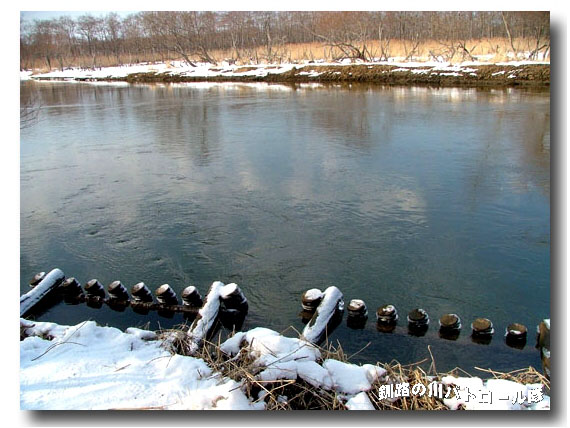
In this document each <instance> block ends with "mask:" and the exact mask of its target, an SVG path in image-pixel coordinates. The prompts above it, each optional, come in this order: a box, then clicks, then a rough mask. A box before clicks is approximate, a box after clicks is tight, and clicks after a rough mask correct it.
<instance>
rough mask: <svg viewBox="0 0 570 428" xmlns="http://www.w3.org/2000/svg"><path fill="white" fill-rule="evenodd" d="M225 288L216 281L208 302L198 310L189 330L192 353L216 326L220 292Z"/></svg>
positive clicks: (207, 297)
mask: <svg viewBox="0 0 570 428" xmlns="http://www.w3.org/2000/svg"><path fill="white" fill-rule="evenodd" d="M223 288H224V284H223V283H222V282H220V281H215V282H214V283H213V284H212V285H211V286H210V290H209V291H208V295H207V296H206V302H205V303H204V306H202V308H201V309H200V310H199V311H198V315H197V316H196V319H195V320H194V322H193V323H192V325H191V326H190V329H189V330H188V333H187V334H188V337H189V338H190V346H189V351H190V354H191V355H192V354H195V353H196V352H197V351H198V349H199V348H200V345H201V344H202V342H203V341H204V339H205V338H206V336H207V335H208V333H209V332H210V330H211V329H212V327H213V326H214V323H215V321H216V319H217V318H218V313H219V311H220V294H221V293H222V290H223Z"/></svg>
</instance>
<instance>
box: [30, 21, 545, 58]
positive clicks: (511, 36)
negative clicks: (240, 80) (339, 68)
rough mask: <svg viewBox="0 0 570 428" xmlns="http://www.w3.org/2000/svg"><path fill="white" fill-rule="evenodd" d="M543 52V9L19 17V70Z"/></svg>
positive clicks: (534, 55) (528, 55) (535, 54)
mask: <svg viewBox="0 0 570 428" xmlns="http://www.w3.org/2000/svg"><path fill="white" fill-rule="evenodd" d="M485 52H486V53H492V54H503V55H505V54H507V53H508V52H510V53H511V54H513V55H514V56H515V57H516V56H518V57H520V56H521V54H523V53H524V56H525V57H526V58H528V59H536V58H538V57H539V56H540V57H542V58H548V57H549V54H550V14H549V12H536V11H533V12H499V11H493V12H411V11H406V12H191V11H173V12H150V11H145V12H138V13H134V14H131V15H129V16H127V17H124V18H121V17H120V16H119V15H117V14H116V13H113V12H110V13H108V14H107V15H105V16H104V17H96V16H92V15H88V14H86V15H83V16H80V17H79V18H77V19H73V18H71V17H69V16H64V17H61V18H58V19H50V20H36V21H34V22H31V23H28V22H21V31H20V68H21V69H32V68H35V69H54V68H59V69H64V68H67V67H92V68H95V67H102V66H110V65H121V64H133V63H138V62H145V61H169V60H183V61H185V62H187V63H188V64H190V65H194V64H195V63H196V62H209V63H212V64H216V63H218V62H220V61H222V60H224V61H229V62H238V63H261V62H270V63H271V62H284V61H293V62H294V61H298V60H302V59H309V60H311V59H327V60H340V59H345V58H350V59H354V60H356V59H360V60H365V61H369V60H386V59H388V58H390V57H394V56H398V57H403V58H405V59H413V58H414V57H418V56H423V57H428V58H430V57H433V58H436V57H437V58H442V59H444V60H457V59H460V60H469V59H473V56H474V55H475V53H479V54H480V53H485Z"/></svg>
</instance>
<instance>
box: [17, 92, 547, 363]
mask: <svg viewBox="0 0 570 428" xmlns="http://www.w3.org/2000/svg"><path fill="white" fill-rule="evenodd" d="M21 89H22V91H32V90H33V91H38V92H39V97H40V99H41V105H42V110H41V114H40V118H39V122H38V123H37V124H36V125H35V126H33V127H30V128H28V129H24V130H23V131H22V134H21V268H20V272H21V292H22V293H23V292H25V291H27V290H28V288H27V281H28V279H29V278H31V276H33V274H35V273H36V272H37V271H39V270H48V269H50V268H52V267H60V268H61V269H62V270H63V271H64V272H65V273H66V274H67V275H69V276H75V277H77V278H78V279H79V280H80V281H82V282H83V283H84V282H86V281H87V280H88V279H91V278H95V277H96V278H98V279H99V280H100V281H101V282H102V283H103V284H105V285H106V284H109V283H110V282H111V281H113V280H116V279H120V280H121V281H123V282H124V283H125V284H127V285H129V286H130V285H132V284H134V283H136V282H138V281H141V280H142V281H145V282H146V283H147V284H149V285H150V286H151V288H153V289H154V288H156V287H157V286H158V285H160V284H163V283H165V282H167V283H169V284H170V285H171V286H172V287H173V288H174V289H175V290H176V291H178V292H180V291H181V290H182V289H183V288H184V287H185V286H187V285H190V284H193V285H196V286H197V287H198V288H199V289H200V290H201V292H202V293H204V292H205V291H206V290H207V288H208V286H209V284H211V282H212V281H214V280H221V281H223V282H237V283H238V284H239V285H240V286H241V287H242V288H243V290H244V291H245V293H246V295H247V297H248V299H249V302H250V311H249V315H248V317H247V319H246V324H245V326H244V327H245V328H251V327H253V326H260V325H262V326H267V327H270V328H274V329H277V330H283V329H285V328H287V327H288V326H290V325H292V326H294V327H295V328H297V329H299V330H300V329H301V328H302V326H303V324H302V322H301V320H300V318H298V316H297V315H298V312H299V310H300V295H301V293H302V292H303V291H304V290H306V289H308V288H312V287H318V288H321V289H324V288H326V287H327V286H329V285H336V286H338V287H339V288H340V289H341V290H342V291H343V293H344V294H345V298H346V299H347V300H350V299H352V298H362V299H364V300H365V301H366V302H367V304H368V306H369V309H370V312H371V314H373V313H374V311H375V309H376V308H377V307H378V306H381V305H383V304H386V303H392V304H394V305H396V306H397V307H398V308H399V310H400V313H401V314H405V313H407V312H408V311H409V310H411V309H413V308H414V307H418V306H421V307H423V308H424V309H426V310H427V311H428V313H430V316H431V318H432V320H433V321H432V325H431V326H430V329H429V330H428V333H427V334H426V335H425V336H423V337H411V336H409V335H408V334H407V332H406V328H405V325H404V324H403V323H402V322H401V323H400V326H399V327H398V328H397V329H396V330H395V331H394V332H393V333H392V334H386V333H380V332H378V331H377V330H376V327H375V325H374V322H373V317H371V320H369V322H368V323H367V325H366V328H364V329H363V330H351V329H348V328H347V327H346V324H345V323H343V324H342V325H341V326H340V327H339V328H338V329H337V330H336V331H335V332H334V334H333V335H332V337H331V339H333V340H336V339H338V340H340V341H341V343H342V344H343V346H344V348H345V350H346V351H347V353H349V354H350V353H354V352H356V351H358V350H359V349H360V348H361V347H363V346H365V345H366V344H367V343H368V342H371V344H370V345H369V346H368V347H367V348H366V350H364V351H363V352H361V353H360V354H359V355H358V357H357V358H356V360H357V361H359V359H360V361H371V360H376V359H378V360H380V361H389V360H391V359H392V358H397V359H399V360H400V361H401V362H403V363H410V362H414V361H417V360H419V359H423V358H425V357H426V356H428V355H429V354H428V353H427V345H431V349H432V352H433V353H434V356H435V357H436V360H437V362H438V369H440V370H445V369H451V368H453V367H455V366H457V365H461V366H462V367H465V368H470V367H473V366H476V365H479V366H484V367H493V368H495V369H498V370H501V369H503V370H508V369H512V368H519V367H524V366H528V365H535V366H539V365H540V360H539V359H538V353H537V351H536V350H535V349H534V348H533V343H531V342H533V337H532V335H530V338H529V344H527V346H526V347H525V348H524V349H523V350H522V351H521V350H515V349H512V348H508V347H507V346H506V345H505V344H504V343H503V337H502V333H503V331H504V328H505V326H506V325H507V324H509V323H511V322H514V321H516V322H521V323H523V324H526V325H527V326H528V327H529V330H531V332H532V331H534V328H535V326H536V325H537V324H538V322H539V321H540V320H541V319H542V318H545V317H549V316H550V310H549V307H550V289H549V285H550V249H549V247H550V235H549V233H550V232H549V231H550V223H549V215H550V209H549V204H550V178H549V176H550V168H549V165H550V162H549V158H550V134H549V128H550V115H549V112H550V100H549V94H548V92H544V93H543V92H538V93H533V92H527V91H522V90H513V89H505V90H474V89H429V88H381V87H369V86H362V87H356V86H353V87H351V88H346V87H345V88H342V87H329V88H322V87H313V86H301V87H287V86H282V85H244V84H222V85H219V84H194V85H172V86H159V85H156V86H128V85H125V86H121V85H118V86H109V85H89V84H70V83H41V84H38V83H35V84H34V83H33V82H31V83H26V84H22V87H21ZM446 312H455V313H457V314H459V315H460V316H461V318H462V319H463V320H464V323H463V324H464V327H466V330H465V331H463V332H462V333H461V335H460V337H459V339H458V340H457V341H448V340H444V339H441V338H439V336H438V334H437V328H436V326H437V319H438V318H439V316H440V315H442V314H443V313H446ZM479 316H485V317H488V318H490V319H492V321H493V323H494V324H495V326H497V334H496V337H495V338H494V339H493V341H492V342H491V344H490V345H488V346H485V345H475V344H473V343H472V342H471V340H470V338H469V334H468V331H467V330H468V329H469V324H470V322H471V320H473V319H474V318H476V317H479ZM85 318H92V319H96V320H98V321H99V322H101V323H108V324H110V325H114V326H117V327H120V328H125V327H127V326H129V325H143V324H145V323H146V322H150V327H151V328H156V327H157V326H158V325H160V326H161V327H169V326H171V325H173V324H176V323H178V322H181V321H183V320H181V319H178V318H176V317H174V318H173V319H170V320H169V319H164V318H160V317H158V316H156V315H154V314H151V315H149V316H139V315H137V314H134V313H133V312H132V311H128V310H127V311H126V312H124V313H116V312H113V311H111V310H108V309H107V310H106V309H100V310H94V309H90V308H87V307H85V306H69V305H67V306H66V305H60V306H56V307H54V308H52V309H50V310H49V311H47V312H46V313H45V314H44V315H42V317H41V319H46V320H50V321H57V322H64V323H77V322H79V321H81V320H83V319H85ZM403 318H405V316H404V317H403ZM490 350H492V352H489V351H490Z"/></svg>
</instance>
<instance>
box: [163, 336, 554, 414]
mask: <svg viewBox="0 0 570 428" xmlns="http://www.w3.org/2000/svg"><path fill="white" fill-rule="evenodd" d="M173 332H174V334H172V333H173ZM169 336H170V337H171V338H174V340H171V341H170V344H171V345H172V350H175V351H176V352H178V353H181V354H183V355H185V352H186V351H187V349H188V346H187V343H186V338H185V334H183V333H182V334H181V333H180V331H177V330H170V331H169ZM223 340H224V339H223V338H222V334H221V333H219V334H218V336H217V337H216V338H215V339H214V340H211V341H206V342H205V344H204V346H203V347H202V348H201V350H200V352H199V354H197V355H195V357H198V358H201V359H203V360H204V361H205V362H206V364H208V366H209V367H210V368H212V370H213V371H215V372H219V373H221V374H222V375H223V376H225V377H229V378H231V379H233V380H235V381H237V382H242V384H243V387H242V388H243V390H244V392H245V394H246V395H247V396H248V397H250V398H251V399H252V400H253V401H254V402H259V401H264V402H265V405H266V409H267V410H345V409H346V406H345V405H344V403H343V401H342V400H341V399H340V397H339V396H338V394H337V393H336V392H335V391H330V390H325V389H322V388H315V387H314V386H312V385H310V384H308V383H307V382H305V381H304V380H302V379H300V378H298V379H295V380H276V381H260V380H259V379H257V377H256V376H257V374H258V373H260V372H261V371H262V370H263V369H264V367H259V366H257V365H256V364H255V360H253V359H252V358H251V357H250V355H249V354H250V353H249V349H248V347H247V346H245V347H243V348H242V349H241V350H240V352H239V353H238V354H237V355H235V356H234V357H231V358H230V357H229V356H228V355H226V354H224V353H223V352H222V351H221V349H220V345H221V343H222V342H223ZM363 349H364V348H363ZM319 350H320V352H321V358H322V360H326V359H335V360H338V361H342V362H350V359H351V358H352V357H354V356H355V355H356V354H358V352H357V353H355V354H352V355H347V354H346V353H345V352H344V350H343V348H342V346H341V344H340V343H338V342H337V343H336V344H334V345H333V344H332V343H328V341H327V342H326V344H325V345H323V346H321V347H319ZM359 352H360V351H359ZM428 352H429V353H430V356H431V350H430V348H429V346H428ZM427 363H429V368H428V369H427V370H424V369H423V368H422V365H423V366H425V365H426V364H427ZM378 366H379V367H382V368H384V369H385V370H386V376H387V379H389V382H392V383H394V384H395V383H408V384H409V385H410V387H411V386H412V385H415V384H417V383H421V384H423V385H424V386H425V387H426V390H427V388H428V385H429V384H430V383H431V382H433V381H434V380H438V381H440V380H441V379H442V378H443V377H444V376H446V375H452V376H456V377H459V376H471V375H470V374H468V373H467V372H465V371H463V370H462V369H460V368H456V369H454V370H452V371H450V372H448V373H438V372H437V369H436V364H435V360H434V358H433V356H431V361H430V360H428V359H425V360H422V361H418V362H417V363H413V364H408V365H402V364H400V363H399V362H397V361H391V362H390V363H388V364H380V363H378ZM476 369H477V370H480V371H481V372H484V373H487V374H488V375H490V376H488V377H487V378H489V377H493V378H499V379H508V380H512V381H515V382H519V383H541V384H543V385H545V389H546V390H548V389H549V388H550V382H549V381H548V379H547V378H546V377H545V376H543V375H542V374H541V373H539V372H538V371H536V370H535V369H534V368H533V367H529V368H527V369H520V370H515V371H513V372H510V373H501V372H497V371H492V370H489V369H480V368H476ZM383 382H385V379H383V380H382V381H380V380H379V381H377V382H375V383H374V384H373V385H372V388H371V389H370V390H369V391H368V392H367V395H368V397H369V399H370V401H371V402H372V404H373V406H374V407H375V408H376V409H378V410H447V409H448V408H447V407H446V406H445V405H444V404H443V401H442V400H441V399H439V398H437V397H434V396H431V397H430V396H429V395H428V394H427V393H425V394H423V395H421V396H420V395H417V394H410V397H400V398H398V399H397V400H395V401H393V400H392V401H389V400H386V399H383V400H380V398H379V395H378V388H379V386H380V385H381V384H382V383H383ZM284 397H286V399H285V398H284Z"/></svg>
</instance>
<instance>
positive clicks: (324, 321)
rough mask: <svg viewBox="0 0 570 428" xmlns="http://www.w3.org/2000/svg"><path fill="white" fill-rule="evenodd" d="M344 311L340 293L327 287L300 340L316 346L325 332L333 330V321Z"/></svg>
mask: <svg viewBox="0 0 570 428" xmlns="http://www.w3.org/2000/svg"><path fill="white" fill-rule="evenodd" d="M343 311H344V300H343V296H342V292H341V291H340V290H339V289H338V288H337V287H335V286H334V285H333V286H330V287H328V288H327V289H326V290H325V291H324V292H323V298H322V300H321V303H320V304H319V306H318V307H317V310H316V311H315V314H314V315H313V317H312V318H311V320H310V321H309V323H308V324H307V325H306V326H305V328H304V329H303V333H302V338H303V339H304V340H306V341H308V342H311V343H314V344H318V343H320V342H321V341H322V340H323V338H324V337H325V335H326V333H327V331H329V332H330V329H331V328H334V321H335V319H338V317H339V316H340V317H341V318H342V313H343Z"/></svg>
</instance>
